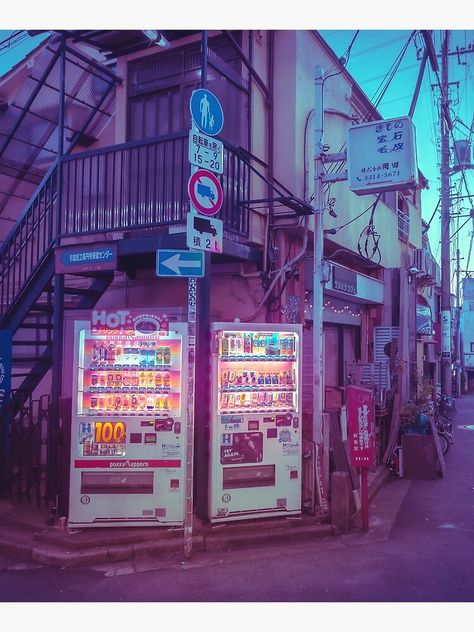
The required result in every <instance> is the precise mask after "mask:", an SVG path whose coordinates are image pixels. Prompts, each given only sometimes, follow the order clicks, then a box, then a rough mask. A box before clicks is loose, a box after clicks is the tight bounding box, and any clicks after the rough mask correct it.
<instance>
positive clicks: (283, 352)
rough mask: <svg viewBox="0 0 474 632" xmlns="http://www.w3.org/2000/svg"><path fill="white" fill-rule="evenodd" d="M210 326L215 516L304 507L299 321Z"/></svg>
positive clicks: (276, 513)
mask: <svg viewBox="0 0 474 632" xmlns="http://www.w3.org/2000/svg"><path fill="white" fill-rule="evenodd" d="M211 327H212V337H211V350H212V397H211V407H212V416H211V432H210V468H209V520H210V521H211V522H226V521H231V520H243V519H246V518H258V517H268V516H280V515H281V516H283V515H284V516H288V515H291V514H299V513H301V444H302V428H301V355H300V354H301V340H302V338H301V336H302V331H301V325H242V324H240V323H238V324H234V323H214V324H212V325H211Z"/></svg>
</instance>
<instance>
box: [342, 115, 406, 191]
mask: <svg viewBox="0 0 474 632" xmlns="http://www.w3.org/2000/svg"><path fill="white" fill-rule="evenodd" d="M347 166H348V168H347V175H348V180H349V188H350V189H351V191H353V192H354V193H357V195H366V194H368V193H379V192H381V191H395V190H397V189H405V188H410V187H414V186H416V185H417V183H418V166H417V162H416V144H415V127H414V125H413V121H412V120H411V118H409V117H408V116H402V117H400V118H394V119H387V120H385V121H372V122H370V123H363V124H361V125H354V126H352V127H350V128H349V129H348V130H347Z"/></svg>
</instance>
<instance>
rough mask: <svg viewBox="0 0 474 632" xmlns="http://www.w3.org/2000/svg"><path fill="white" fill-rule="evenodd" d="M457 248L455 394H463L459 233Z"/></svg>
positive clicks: (457, 395)
mask: <svg viewBox="0 0 474 632" xmlns="http://www.w3.org/2000/svg"><path fill="white" fill-rule="evenodd" d="M456 241H457V248H456V323H455V325H456V329H455V339H454V344H455V355H456V389H455V392H454V395H455V396H456V397H459V396H460V395H461V302H460V291H459V290H460V286H459V284H460V282H461V281H460V273H461V268H460V266H461V257H460V251H459V235H457V239H456Z"/></svg>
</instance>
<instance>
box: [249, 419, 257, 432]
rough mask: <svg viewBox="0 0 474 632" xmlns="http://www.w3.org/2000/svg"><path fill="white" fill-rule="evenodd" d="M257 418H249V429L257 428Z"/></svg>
mask: <svg viewBox="0 0 474 632" xmlns="http://www.w3.org/2000/svg"><path fill="white" fill-rule="evenodd" d="M258 427H259V424H258V419H251V420H249V430H258Z"/></svg>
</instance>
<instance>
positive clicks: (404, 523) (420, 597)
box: [0, 395, 474, 602]
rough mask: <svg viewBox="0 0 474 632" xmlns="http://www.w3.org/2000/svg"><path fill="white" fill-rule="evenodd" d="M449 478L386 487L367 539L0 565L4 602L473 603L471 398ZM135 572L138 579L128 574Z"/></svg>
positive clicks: (459, 420) (461, 405) (461, 407)
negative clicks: (111, 560)
mask: <svg viewBox="0 0 474 632" xmlns="http://www.w3.org/2000/svg"><path fill="white" fill-rule="evenodd" d="M457 408H458V414H457V417H456V419H455V445H454V446H453V447H451V449H450V451H449V453H448V455H447V457H446V465H447V470H448V472H447V476H446V477H445V478H438V479H435V480H412V481H407V480H398V479H397V480H393V481H390V482H389V484H388V485H387V486H385V487H384V488H383V489H382V491H381V492H380V493H379V495H378V497H377V498H376V499H375V501H374V504H373V506H372V507H371V529H370V532H369V533H368V534H363V533H360V532H357V531H354V532H352V533H351V534H350V535H348V536H343V537H336V538H331V539H329V541H326V542H315V543H311V542H305V543H302V544H297V545H287V546H276V545H274V546H272V545H271V544H270V543H269V546H266V547H259V548H246V549H244V550H242V551H233V552H230V553H215V554H214V553H196V554H195V555H194V556H193V559H192V560H191V561H189V562H182V561H181V560H178V559H172V558H170V559H168V560H161V561H159V562H157V561H156V560H155V561H151V560H150V561H149V562H148V563H145V562H144V563H143V566H142V569H141V570H142V571H143V572H134V573H132V572H131V570H130V568H128V567H127V566H126V563H121V564H117V565H111V566H110V567H102V568H101V569H69V570H66V569H56V568H45V567H36V568H35V567H33V566H32V565H27V564H18V563H15V562H13V561H11V563H10V564H9V561H8V559H7V558H2V559H1V560H0V566H1V568H2V569H3V570H2V571H1V572H0V595H1V600H2V601H80V602H89V601H107V602H109V601H110V602H128V601H131V602H135V601H152V602H155V601H186V602H205V601H213V602H238V601H246V602H262V601H265V602H268V601H269V602H292V601H294V602H340V601H346V602H361V601H370V602H379V601H385V602H472V601H473V600H474V564H473V559H474V466H473V459H472V454H473V453H474V430H467V429H464V428H462V426H465V425H470V424H471V425H472V427H473V428H474V412H473V411H474V396H472V395H469V396H463V397H462V398H461V399H458V400H457ZM135 570H136V569H135Z"/></svg>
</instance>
